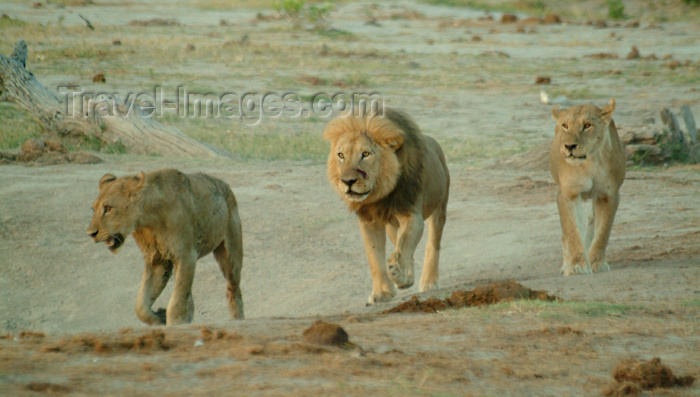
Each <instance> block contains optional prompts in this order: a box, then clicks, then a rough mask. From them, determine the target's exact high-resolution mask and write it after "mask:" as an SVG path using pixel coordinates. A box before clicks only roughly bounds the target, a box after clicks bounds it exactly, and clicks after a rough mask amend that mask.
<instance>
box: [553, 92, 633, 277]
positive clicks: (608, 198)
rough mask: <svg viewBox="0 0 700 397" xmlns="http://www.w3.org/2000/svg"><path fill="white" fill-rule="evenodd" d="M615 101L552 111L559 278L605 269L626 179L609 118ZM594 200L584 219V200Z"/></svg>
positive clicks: (619, 147) (617, 140)
mask: <svg viewBox="0 0 700 397" xmlns="http://www.w3.org/2000/svg"><path fill="white" fill-rule="evenodd" d="M614 110H615V100H614V99H611V100H610V102H609V103H608V104H607V105H606V106H604V107H603V108H602V109H600V108H598V107H595V106H593V105H583V106H576V107H573V108H570V109H567V110H561V109H559V108H558V107H555V108H553V109H552V117H553V118H554V120H556V122H557V125H556V128H555V137H554V141H553V142H552V148H551V150H550V154H549V168H550V171H551V173H552V176H553V177H554V180H555V182H556V183H557V184H558V185H559V191H558V193H557V206H558V208H559V217H560V220H561V227H562V247H563V252H564V260H563V265H562V268H561V272H562V274H563V275H565V276H568V275H572V274H576V273H580V274H589V273H591V272H598V271H607V270H609V269H610V267H609V265H608V263H607V261H606V258H605V250H606V248H607V245H608V239H609V237H610V230H611V229H612V225H613V221H614V219H615V213H616V211H617V207H618V204H619V202H620V193H619V192H620V186H622V183H623V181H624V179H625V154H624V147H623V145H622V143H621V142H620V139H619V137H618V135H617V130H616V128H615V122H614V121H613V119H612V114H613V111H614ZM589 199H590V200H592V202H593V211H592V215H591V216H590V217H588V219H584V215H583V208H582V201H585V200H589Z"/></svg>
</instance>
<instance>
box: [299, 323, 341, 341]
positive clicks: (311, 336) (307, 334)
mask: <svg viewBox="0 0 700 397" xmlns="http://www.w3.org/2000/svg"><path fill="white" fill-rule="evenodd" d="M302 335H303V337H304V342H307V343H314V344H317V345H333V346H344V345H347V344H348V343H349V341H348V333H347V332H345V330H344V329H343V328H341V327H340V326H339V325H336V324H332V323H327V322H325V321H321V320H317V321H314V323H313V324H311V326H310V327H309V328H307V329H306V330H304V333H303V334H302Z"/></svg>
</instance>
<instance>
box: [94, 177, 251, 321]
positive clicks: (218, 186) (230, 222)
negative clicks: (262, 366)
mask: <svg viewBox="0 0 700 397" xmlns="http://www.w3.org/2000/svg"><path fill="white" fill-rule="evenodd" d="M98 188H99V195H98V197H97V200H95V203H94V204H93V210H94V215H93V218H92V222H91V223H90V227H89V228H88V231H87V232H88V234H89V235H90V236H91V237H93V238H94V240H95V242H105V243H106V244H107V245H108V247H109V248H110V250H111V251H112V252H114V253H116V252H117V250H118V249H119V248H120V247H121V245H122V243H123V242H124V239H125V238H126V237H127V236H128V235H129V234H131V235H132V236H133V237H134V240H135V241H136V244H137V245H138V246H139V248H140V249H141V253H142V254H143V258H144V261H145V266H144V272H143V277H142V279H141V287H140V289H139V294H138V298H137V302H136V314H137V315H138V317H139V319H141V321H143V322H144V323H147V324H154V325H155V324H163V323H166V324H168V325H172V324H179V323H184V322H190V321H192V317H193V314H194V300H193V298H192V282H193V279H194V273H195V265H196V261H197V259H199V258H201V257H202V256H204V255H207V254H209V253H210V252H213V253H214V257H215V259H216V261H217V262H218V264H219V267H220V269H221V272H222V273H223V275H224V278H225V279H226V282H227V288H226V293H227V297H228V305H229V312H230V314H231V317H233V318H237V319H241V318H243V299H242V296H241V289H240V277H241V266H242V262H243V246H242V234H241V222H240V218H239V216H238V207H237V203H236V198H235V196H234V195H233V192H232V191H231V188H230V187H229V186H228V185H227V184H226V183H225V182H223V181H221V180H219V179H216V178H213V177H211V176H208V175H205V174H183V173H181V172H179V171H177V170H174V169H161V170H156V171H153V172H148V173H143V172H141V173H139V174H137V175H131V176H124V177H121V178H117V177H115V176H114V175H111V174H106V175H104V176H103V177H102V179H100V182H99V185H98ZM173 274H174V276H175V277H174V279H175V281H174V283H175V286H174V289H173V294H172V296H171V298H170V302H169V304H168V307H167V309H166V310H163V309H160V310H158V311H157V312H154V311H153V310H152V309H151V306H152V305H153V302H154V301H155V300H156V299H157V298H158V296H159V295H160V294H161V292H162V291H163V288H165V285H166V284H167V282H168V280H169V279H170V277H171V275H173Z"/></svg>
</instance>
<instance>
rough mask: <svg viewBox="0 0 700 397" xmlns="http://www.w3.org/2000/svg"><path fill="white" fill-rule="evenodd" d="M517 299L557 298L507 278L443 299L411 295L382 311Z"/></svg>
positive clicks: (434, 309)
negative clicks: (423, 299) (422, 299)
mask: <svg viewBox="0 0 700 397" xmlns="http://www.w3.org/2000/svg"><path fill="white" fill-rule="evenodd" d="M518 299H534V300H543V301H554V300H557V299H558V298H557V297H555V296H552V295H547V292H546V291H535V290H531V289H529V288H527V287H525V286H523V285H521V284H520V283H518V282H516V281H513V280H507V281H497V282H494V283H491V284H487V285H481V286H478V287H476V288H475V289H473V290H472V291H464V290H458V291H454V292H453V293H452V295H451V296H450V297H449V298H447V299H445V300H441V299H437V298H429V299H427V300H425V301H422V302H421V301H419V300H418V297H416V296H413V297H412V298H411V299H410V300H409V301H407V302H404V303H401V304H400V305H397V306H395V307H393V308H391V309H389V310H386V311H385V312H384V313H436V312H437V311H438V310H444V309H448V308H449V309H457V308H460V307H467V306H483V305H492V304H494V303H498V302H509V301H513V300H518Z"/></svg>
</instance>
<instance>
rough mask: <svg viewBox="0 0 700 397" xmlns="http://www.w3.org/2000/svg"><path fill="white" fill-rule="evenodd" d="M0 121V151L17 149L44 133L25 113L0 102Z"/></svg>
mask: <svg viewBox="0 0 700 397" xmlns="http://www.w3.org/2000/svg"><path fill="white" fill-rule="evenodd" d="M0 120H2V122H0V149H17V148H19V147H21V146H22V144H23V143H24V142H25V141H26V140H27V139H31V138H37V137H39V136H41V134H42V133H43V131H44V130H43V128H42V127H41V125H40V124H39V123H38V122H37V121H36V120H34V119H32V118H30V117H29V116H28V115H27V113H26V112H25V111H23V110H22V109H20V108H18V107H17V106H16V105H14V104H10V103H7V102H0Z"/></svg>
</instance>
